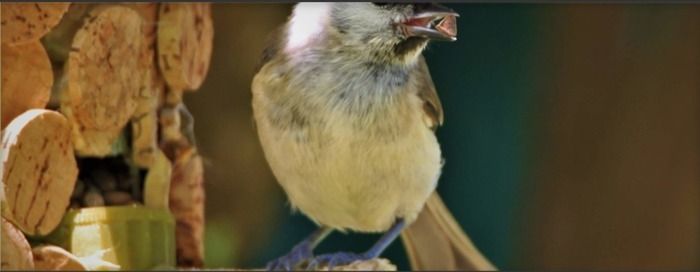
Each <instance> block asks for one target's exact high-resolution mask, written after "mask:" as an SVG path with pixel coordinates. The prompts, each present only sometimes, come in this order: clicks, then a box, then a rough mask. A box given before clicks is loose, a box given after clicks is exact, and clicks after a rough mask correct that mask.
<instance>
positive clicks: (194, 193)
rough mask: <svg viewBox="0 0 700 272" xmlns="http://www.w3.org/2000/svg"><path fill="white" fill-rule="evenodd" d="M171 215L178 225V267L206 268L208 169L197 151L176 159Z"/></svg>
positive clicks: (171, 194) (171, 189)
mask: <svg viewBox="0 0 700 272" xmlns="http://www.w3.org/2000/svg"><path fill="white" fill-rule="evenodd" d="M175 157H176V158H175V163H174V165H173V174H172V181H171V184H170V211H171V212H172V213H173V216H174V217H175V222H176V228H175V232H176V235H177V240H176V241H175V242H176V247H177V265H178V267H194V268H201V267H203V265H204V197H205V196H204V168H203V166H202V158H201V157H200V156H199V154H197V151H196V150H195V148H187V149H184V150H181V151H180V152H179V153H178V154H176V155H175Z"/></svg>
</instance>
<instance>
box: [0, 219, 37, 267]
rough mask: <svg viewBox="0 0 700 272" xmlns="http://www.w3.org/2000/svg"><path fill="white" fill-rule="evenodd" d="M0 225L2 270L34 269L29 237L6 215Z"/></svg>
mask: <svg viewBox="0 0 700 272" xmlns="http://www.w3.org/2000/svg"><path fill="white" fill-rule="evenodd" d="M0 220H2V222H1V224H2V225H1V226H0V238H1V239H0V260H1V261H2V262H1V264H0V268H2V270H32V269H34V261H33V258H32V249H31V248H30V247H29V242H28V241H27V238H25V237H24V234H22V232H21V231H19V230H18V229H17V228H15V226H14V225H12V223H10V221H8V220H6V219H5V218H4V217H3V218H2V219H0Z"/></svg>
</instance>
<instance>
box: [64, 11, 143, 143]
mask: <svg viewBox="0 0 700 272" xmlns="http://www.w3.org/2000/svg"><path fill="white" fill-rule="evenodd" d="M101 7H102V8H95V9H94V10H92V11H90V12H89V14H88V15H87V18H86V24H85V25H84V26H83V27H81V28H80V29H79V30H78V31H77V32H76V34H75V37H74V38H73V42H72V46H71V52H70V53H69V55H68V60H67V62H66V67H65V68H64V76H65V77H66V84H65V85H66V86H65V89H64V90H61V111H63V112H64V113H65V114H66V116H67V117H68V119H69V121H70V122H71V123H72V128H73V143H74V146H75V149H76V151H77V153H78V154H79V155H81V156H96V157H102V156H106V155H109V154H110V152H111V150H112V145H113V144H114V143H115V141H116V140H117V138H118V137H119V134H120V132H121V130H122V129H123V128H124V126H125V125H126V123H127V122H128V121H129V120H130V119H131V117H132V115H133V113H134V110H135V109H136V105H137V97H138V95H139V90H140V89H141V88H142V86H143V82H144V74H146V73H147V70H148V68H147V67H148V65H147V64H144V60H145V58H143V57H141V56H144V54H145V53H144V51H145V50H147V47H146V42H145V39H144V35H143V20H142V19H141V16H139V15H138V13H136V12H135V11H133V10H132V9H129V8H126V7H120V6H107V7H104V6H101ZM134 56H139V57H134Z"/></svg>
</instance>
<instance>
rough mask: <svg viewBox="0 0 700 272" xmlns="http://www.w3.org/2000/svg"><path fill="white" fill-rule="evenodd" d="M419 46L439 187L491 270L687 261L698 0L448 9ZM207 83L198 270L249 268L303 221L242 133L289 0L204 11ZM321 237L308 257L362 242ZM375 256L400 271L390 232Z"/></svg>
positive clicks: (693, 201) (199, 98)
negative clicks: (432, 110)
mask: <svg viewBox="0 0 700 272" xmlns="http://www.w3.org/2000/svg"><path fill="white" fill-rule="evenodd" d="M448 6H450V7H452V8H454V9H455V10H456V11H458V12H459V13H460V15H461V16H460V17H459V19H458V29H459V40H458V41H457V42H454V43H433V44H431V45H430V46H429V48H428V50H427V51H426V52H425V56H426V58H427V61H428V64H429V66H430V70H431V74H432V76H433V80H434V82H435V85H436V86H437V89H438V93H439V95H440V97H441V100H442V102H443V106H444V108H445V119H446V122H445V125H444V126H443V127H441V128H440V129H439V130H438V133H437V134H438V137H439V140H440V142H441V146H442V149H443V155H444V157H445V159H446V165H445V168H444V172H443V175H442V178H441V180H440V183H439V186H438V191H439V192H440V194H441V195H442V196H443V198H444V201H445V203H446V204H447V206H448V207H449V208H450V209H451V210H452V212H453V213H454V215H455V217H456V218H457V219H458V220H459V222H460V223H461V225H462V226H463V228H464V229H465V230H466V232H467V233H468V234H469V235H470V237H471V238H472V239H473V241H474V242H475V244H476V245H477V247H479V248H480V249H481V250H482V252H483V253H484V254H485V255H486V256H487V257H489V258H490V259H491V260H492V261H493V262H494V263H495V264H496V265H497V266H498V267H499V268H502V269H509V270H513V269H632V270H641V269H652V270H676V269H684V270H688V269H700V156H699V155H698V154H699V153H700V152H699V151H700V129H699V128H700V96H699V95H698V93H700V5H670V4H668V5H664V4H654V5H649V4H647V5H644V4H635V5H631V4H630V5H621V4H556V5H553V4H550V5H545V4H448ZM212 9H213V15H214V23H215V38H214V40H215V43H214V51H213V57H212V64H211V67H210V72H209V75H208V78H207V80H206V82H205V83H204V86H203V87H202V88H201V90H199V91H198V92H196V93H188V94H187V95H186V96H185V100H186V103H187V105H188V106H189V108H190V110H191V112H192V114H193V115H194V116H195V119H196V123H195V131H196V134H197V139H198V141H199V146H200V149H201V153H202V154H203V155H204V157H205V160H206V166H205V167H206V170H205V173H206V189H207V207H206V214H207V228H206V261H207V266H208V267H213V268H216V267H260V266H263V265H264V264H265V262H267V261H268V260H270V259H272V258H274V257H277V256H279V255H282V254H284V253H286V252H287V251H288V250H289V249H290V248H291V247H292V246H293V245H294V244H295V243H296V242H298V241H299V240H301V239H302V238H304V237H305V236H306V235H308V234H309V233H310V232H311V231H312V230H313V229H314V228H315V226H314V225H313V224H312V223H311V222H309V221H308V220H307V219H306V218H305V217H304V216H303V215H300V214H292V213H291V212H290V209H289V204H288V203H287V202H286V199H285V196H284V194H283V192H282V191H281V189H280V188H279V186H278V185H277V184H276V182H275V180H274V177H273V176H272V175H271V173H270V171H269V168H268V166H267V164H266V162H265V159H264V157H263V156H262V153H261V149H260V146H259V143H258V140H257V138H256V137H257V136H256V135H255V130H254V128H253V126H252V110H251V106H250V99H251V97H250V82H251V79H252V77H253V73H254V68H255V66H256V65H257V63H258V60H259V56H260V52H261V50H262V48H263V46H264V42H265V39H266V37H267V35H268V33H270V32H271V31H272V30H273V29H274V28H275V27H277V26H279V25H281V24H282V23H283V22H284V20H285V19H286V17H287V16H288V14H289V12H290V10H291V5H290V4H213V6H212ZM377 238H378V236H377V235H362V234H334V235H332V236H331V237H330V238H329V239H328V241H327V242H326V243H324V244H322V246H321V247H320V248H319V251H335V250H346V251H347V250H352V251H362V250H365V249H366V248H368V247H369V246H370V245H371V244H372V243H373V242H374V241H375V240H376V239H377ZM385 256H386V257H388V258H389V259H391V260H392V261H394V262H395V263H397V264H398V265H399V269H408V265H407V262H406V259H405V257H404V255H403V250H402V246H401V244H400V242H396V243H394V245H392V246H391V247H390V248H389V250H388V252H387V253H386V254H385Z"/></svg>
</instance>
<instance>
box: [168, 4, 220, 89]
mask: <svg viewBox="0 0 700 272" xmlns="http://www.w3.org/2000/svg"><path fill="white" fill-rule="evenodd" d="M213 37H214V28H213V25H212V21H211V10H210V4H208V3H188V4H184V3H183V4H180V3H163V4H161V5H160V11H159V26H158V65H159V67H160V70H161V72H162V74H163V76H164V77H165V81H166V82H167V83H168V86H169V87H170V88H173V89H176V90H196V89H198V88H199V86H201V84H202V82H203V81H204V78H205V77H206V75H207V70H208V69H209V59H210V57H211V51H212V41H213Z"/></svg>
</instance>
